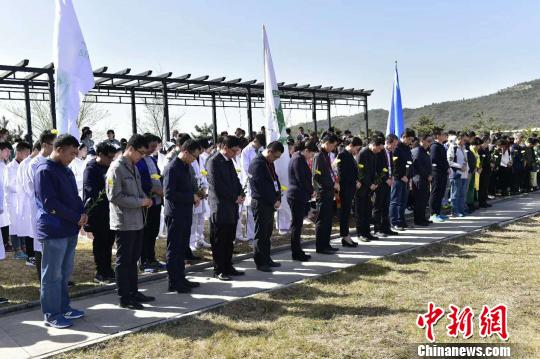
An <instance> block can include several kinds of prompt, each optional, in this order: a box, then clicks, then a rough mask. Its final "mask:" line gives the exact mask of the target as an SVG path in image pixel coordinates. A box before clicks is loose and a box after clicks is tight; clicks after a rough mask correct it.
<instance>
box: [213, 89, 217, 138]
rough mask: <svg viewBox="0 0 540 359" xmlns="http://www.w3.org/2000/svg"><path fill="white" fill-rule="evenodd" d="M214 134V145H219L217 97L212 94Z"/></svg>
mask: <svg viewBox="0 0 540 359" xmlns="http://www.w3.org/2000/svg"><path fill="white" fill-rule="evenodd" d="M212 133H213V135H214V136H213V137H214V143H217V140H218V134H217V111H216V95H214V94H212Z"/></svg>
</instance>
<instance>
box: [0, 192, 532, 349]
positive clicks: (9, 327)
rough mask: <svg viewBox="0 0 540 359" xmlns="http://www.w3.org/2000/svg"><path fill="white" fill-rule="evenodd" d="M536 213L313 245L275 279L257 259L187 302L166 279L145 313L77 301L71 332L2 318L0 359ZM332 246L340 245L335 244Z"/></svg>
mask: <svg viewBox="0 0 540 359" xmlns="http://www.w3.org/2000/svg"><path fill="white" fill-rule="evenodd" d="M538 211H540V193H539V192H536V193H532V194H528V195H524V196H520V197H516V198H512V199H508V200H505V201H500V202H498V203H496V204H494V206H493V207H492V208H489V209H486V210H481V211H477V212H475V213H474V215H472V216H469V217H465V218H459V219H458V218H456V219H453V218H452V219H450V220H449V221H447V222H446V223H440V224H434V225H432V226H430V227H429V228H428V229H411V230H408V231H406V232H404V233H402V234H401V235H399V236H394V237H388V238H385V239H384V240H380V241H376V242H370V243H362V244H360V246H358V247H357V248H352V249H351V248H347V249H345V248H340V251H339V252H338V254H337V255H331V256H327V255H319V254H316V253H314V252H315V251H314V247H313V245H312V246H309V247H308V248H307V252H309V253H311V254H312V256H313V257H312V260H311V261H310V262H305V263H299V262H293V261H292V260H291V259H290V252H289V251H284V252H280V253H277V254H275V255H274V256H273V258H274V259H275V260H277V261H278V262H280V263H281V264H282V267H280V268H278V269H279V270H278V271H275V272H273V273H271V274H268V273H262V272H258V271H257V270H255V268H254V264H253V260H251V259H248V260H245V261H242V262H240V263H238V264H237V268H239V269H242V270H245V271H246V275H245V276H243V277H241V278H240V279H239V280H235V281H231V282H220V281H218V280H216V279H214V278H212V277H211V274H212V272H211V269H207V270H204V271H202V272H197V273H191V275H190V279H194V280H196V281H199V282H201V283H202V285H201V287H200V288H197V289H196V290H195V291H194V293H192V294H190V295H187V294H176V293H167V279H161V280H156V281H152V282H147V283H144V284H142V285H141V291H143V292H144V293H145V294H149V295H153V296H155V297H157V300H156V301H155V302H153V303H150V304H151V305H147V306H146V309H145V310H140V311H132V310H126V309H122V308H119V307H118V306H117V301H118V298H117V296H116V294H115V293H113V292H108V293H103V294H101V295H96V296H91V297H86V298H80V299H76V300H74V301H73V303H72V304H73V307H75V308H81V309H84V310H85V311H86V314H87V316H86V317H85V318H84V319H80V320H76V321H75V325H74V326H73V327H71V328H69V329H63V330H59V329H51V328H46V327H45V326H44V325H43V324H42V321H41V318H42V315H41V312H40V309H39V308H34V309H30V310H27V311H21V312H16V313H11V314H7V315H4V316H2V317H0V358H10V359H14V358H28V357H35V356H47V355H51V354H54V353H57V352H59V351H63V350H68V349H73V348H76V347H80V346H84V345H89V344H91V343H95V342H97V341H100V340H104V339H106V338H110V337H111V336H113V335H115V336H118V335H123V334H127V333H130V332H132V331H135V330H140V329H142V328H145V327H149V326H152V325H156V324H158V323H160V322H164V321H167V320H171V319H172V318H178V317H181V316H185V315H189V314H193V313H197V312H200V311H204V310H207V309H209V308H212V307H215V306H219V305H222V304H224V303H227V302H229V301H232V300H236V299H239V298H242V297H246V296H249V295H252V294H255V293H259V292H262V291H267V290H272V289H275V288H279V287H282V286H284V285H288V284H291V283H294V282H299V281H302V280H304V279H307V278H312V277H316V276H319V275H321V274H324V273H329V272H332V271H335V270H338V269H341V268H346V267H349V266H353V265H355V264H358V263H361V262H365V261H367V260H369V259H372V258H379V257H382V256H387V255H391V254H395V253H398V252H402V251H406V250H410V249H412V248H414V247H419V246H422V245H426V244H429V243H431V242H435V241H440V240H443V239H448V238H451V237H453V236H456V235H460V234H464V233H467V232H472V231H474V230H478V229H480V228H482V227H486V226H490V225H493V224H497V223H501V222H505V221H509V220H512V219H514V218H517V217H521V216H525V215H528V214H532V213H535V212H538ZM334 242H336V243H335V244H336V245H338V241H337V240H334Z"/></svg>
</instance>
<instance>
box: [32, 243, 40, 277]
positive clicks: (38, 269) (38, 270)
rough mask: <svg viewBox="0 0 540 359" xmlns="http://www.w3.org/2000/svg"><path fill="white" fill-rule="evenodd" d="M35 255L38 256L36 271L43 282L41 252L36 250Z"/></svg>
mask: <svg viewBox="0 0 540 359" xmlns="http://www.w3.org/2000/svg"><path fill="white" fill-rule="evenodd" d="M32 245H33V244H32ZM34 256H35V257H36V273H37V277H38V282H39V283H41V252H34Z"/></svg>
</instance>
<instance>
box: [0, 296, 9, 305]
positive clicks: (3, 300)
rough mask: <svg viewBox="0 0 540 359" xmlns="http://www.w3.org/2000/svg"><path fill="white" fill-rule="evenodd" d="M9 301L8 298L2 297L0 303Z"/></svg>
mask: <svg viewBox="0 0 540 359" xmlns="http://www.w3.org/2000/svg"><path fill="white" fill-rule="evenodd" d="M6 303H9V300H8V299H7V298H3V297H0V304H6Z"/></svg>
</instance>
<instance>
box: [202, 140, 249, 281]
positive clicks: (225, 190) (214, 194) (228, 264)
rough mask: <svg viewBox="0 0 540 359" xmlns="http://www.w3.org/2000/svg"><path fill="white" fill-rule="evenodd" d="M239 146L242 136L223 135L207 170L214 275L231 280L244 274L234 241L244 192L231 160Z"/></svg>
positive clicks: (207, 163) (210, 158) (207, 165)
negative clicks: (236, 260)
mask: <svg viewBox="0 0 540 359" xmlns="http://www.w3.org/2000/svg"><path fill="white" fill-rule="evenodd" d="M239 150H240V143H239V139H238V138H237V137H235V136H224V137H223V140H222V143H221V148H220V150H219V152H218V153H216V154H215V155H213V156H211V157H209V159H208V161H207V162H206V170H207V171H208V175H207V178H208V185H209V188H208V202H209V204H210V244H211V245H212V257H213V259H214V276H215V277H216V278H218V279H219V280H231V278H230V276H231V275H242V274H244V272H241V271H238V270H236V269H235V268H234V267H233V265H232V254H233V247H234V245H233V243H234V239H235V236H236V225H237V223H238V205H239V204H242V203H243V202H244V198H245V194H244V191H243V189H242V186H241V184H240V180H239V179H238V174H237V173H236V169H235V168H234V164H233V163H232V158H233V157H234V156H235V155H236V153H237V152H238V151H239Z"/></svg>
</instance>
